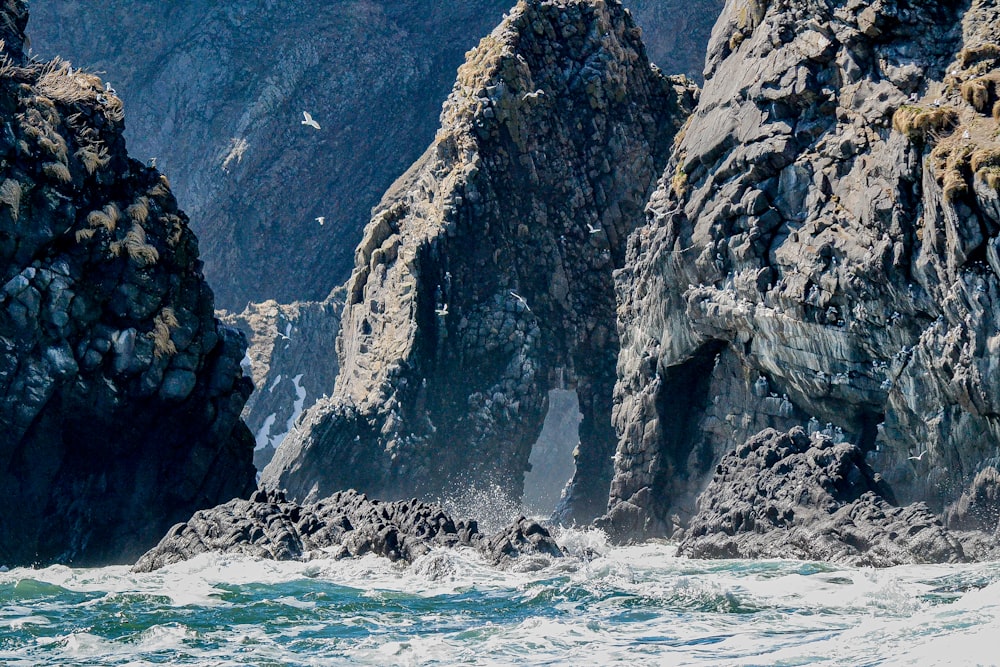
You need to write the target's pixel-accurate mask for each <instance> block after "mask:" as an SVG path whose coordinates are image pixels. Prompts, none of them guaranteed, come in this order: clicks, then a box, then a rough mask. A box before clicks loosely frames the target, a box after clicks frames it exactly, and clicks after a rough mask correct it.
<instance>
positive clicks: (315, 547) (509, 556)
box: [134, 491, 562, 572]
mask: <svg viewBox="0 0 1000 667" xmlns="http://www.w3.org/2000/svg"><path fill="white" fill-rule="evenodd" d="M457 546H469V547H475V548H476V549H478V550H479V551H480V552H481V553H482V554H483V555H484V556H486V558H488V559H489V560H490V561H492V562H493V564H495V565H499V566H501V567H506V566H510V565H511V564H513V563H514V561H515V560H516V559H517V558H519V557H520V556H536V557H545V558H549V559H551V558H559V557H561V556H562V552H561V551H560V549H559V546H558V545H557V544H556V543H555V540H553V539H552V537H551V536H550V535H549V533H548V531H547V530H545V528H543V527H542V526H540V525H539V524H537V523H535V522H533V521H528V520H527V519H525V518H523V517H521V518H519V519H518V520H517V521H515V522H514V523H512V524H511V525H510V526H508V527H507V528H505V529H504V530H501V531H499V532H497V533H496V534H494V535H491V536H490V535H484V534H483V533H481V532H480V531H479V527H478V525H477V524H476V522H475V521H466V520H462V519H458V520H456V519H453V518H452V517H450V516H448V514H447V513H446V512H445V511H444V510H443V509H442V508H441V507H439V506H437V505H428V504H427V503H421V502H419V501H417V500H416V499H413V500H409V501H399V502H388V503H387V502H380V501H378V500H369V498H368V497H367V496H365V495H362V494H358V493H356V492H355V491H344V492H338V493H336V494H334V495H333V496H331V497H329V498H324V499H323V500H320V501H319V502H316V503H313V504H308V505H298V504H296V503H293V502H289V501H288V500H287V499H286V498H285V496H284V494H282V493H280V492H277V493H276V492H272V493H268V492H267V491H258V492H257V493H256V494H254V496H253V497H252V498H251V499H250V500H233V501H231V502H228V503H226V504H225V505H220V506H218V507H215V508H213V509H210V510H203V511H200V512H196V513H195V514H194V516H192V517H191V518H190V519H189V520H188V521H187V522H185V523H181V524H177V525H176V526H174V527H173V528H172V529H171V530H170V532H169V533H168V534H167V535H166V537H164V538H163V540H161V541H160V543H159V544H158V545H157V546H156V547H154V548H153V549H151V550H150V551H149V552H147V553H146V554H145V555H144V556H143V557H142V558H140V559H139V561H138V562H137V563H136V564H135V567H134V570H135V571H136V572H152V571H154V570H158V569H159V568H161V567H164V566H166V565H170V564H172V563H177V562H180V561H183V560H187V559H189V558H193V557H194V556H197V555H198V554H201V553H209V552H218V553H232V554H243V555H247V556H254V557H256V558H270V559H273V560H295V559H301V558H305V557H308V556H309V555H311V552H317V551H319V550H321V549H323V550H326V552H325V554H326V555H330V554H332V555H333V556H334V557H337V558H345V557H350V556H363V555H365V554H368V553H374V554H377V555H379V556H384V557H386V558H389V559H390V560H393V561H398V560H402V561H406V562H410V563H412V562H413V561H414V560H416V559H417V558H419V557H420V556H422V555H424V554H426V553H428V552H430V550H431V549H432V548H435V547H457Z"/></svg>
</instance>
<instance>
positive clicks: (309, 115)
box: [302, 111, 319, 130]
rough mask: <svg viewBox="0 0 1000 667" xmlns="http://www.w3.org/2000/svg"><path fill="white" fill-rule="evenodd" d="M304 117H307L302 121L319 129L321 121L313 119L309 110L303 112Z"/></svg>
mask: <svg viewBox="0 0 1000 667" xmlns="http://www.w3.org/2000/svg"><path fill="white" fill-rule="evenodd" d="M302 117H303V118H305V120H303V121H302V124H303V125H308V126H309V127H314V128H316V129H317V130H318V129H319V123H317V122H316V121H314V120H313V117H312V114H310V113H309V112H308V111H303V112H302Z"/></svg>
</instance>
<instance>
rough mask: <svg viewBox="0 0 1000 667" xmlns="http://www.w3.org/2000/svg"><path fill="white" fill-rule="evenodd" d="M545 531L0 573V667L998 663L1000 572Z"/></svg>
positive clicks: (989, 567) (997, 566) (992, 567)
mask: <svg viewBox="0 0 1000 667" xmlns="http://www.w3.org/2000/svg"><path fill="white" fill-rule="evenodd" d="M559 540H560V542H561V544H563V546H564V547H565V548H567V549H568V551H569V552H570V555H569V556H568V557H567V558H565V559H564V560H563V561H562V562H555V563H550V564H548V565H546V566H545V567H542V568H541V569H535V570H534V571H521V572H518V571H501V570H497V569H495V568H493V567H490V566H489V565H487V564H486V563H484V562H483V561H482V560H481V559H480V558H479V556H478V555H477V554H475V553H474V552H471V551H461V550H459V551H439V552H434V553H431V554H428V555H427V556H424V557H423V558H421V559H420V560H418V561H417V562H416V563H414V564H412V565H401V564H392V563H389V562H388V561H386V560H384V559H379V558H376V557H366V558H362V559H355V560H343V561H337V560H333V559H323V558H319V559H316V560H312V561H309V562H294V563H277V562H273V561H263V560H253V559H247V558H237V557H229V556H218V555H211V556H202V557H199V558H197V559H194V560H192V561H189V562H186V563H181V564H178V565H174V566H171V567H169V568H165V569H163V570H160V571H158V572H155V573H152V574H133V573H131V572H129V570H128V568H125V567H107V568H99V569H72V568H66V567H50V568H47V569H41V570H31V569H17V570H12V571H9V572H2V573H0V664H3V665H102V666H103V665H130V666H138V665H214V666H223V665H275V666H277V665H813V664H827V665H883V664H885V665H914V664H926V665H974V664H985V665H991V664H1000V563H986V564H977V565H962V566H906V567H898V568H891V569H887V570H870V569H858V568H845V567H842V566H835V565H830V564H825V563H804V562H797V561H695V560H687V559H683V558H677V557H675V555H674V549H673V547H671V546H670V545H667V544H656V543H654V544H646V545H642V546H636V547H614V548H612V547H609V546H607V545H606V544H605V543H604V541H603V539H602V537H601V535H600V534H599V533H589V532H575V531H567V532H564V533H563V534H562V535H561V536H560V537H559ZM530 566H531V563H525V564H524V566H523V567H524V569H525V570H532V569H533V568H532V567H530Z"/></svg>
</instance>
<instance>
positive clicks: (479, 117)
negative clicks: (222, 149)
mask: <svg viewBox="0 0 1000 667" xmlns="http://www.w3.org/2000/svg"><path fill="white" fill-rule="evenodd" d="M694 95H695V89H694V87H693V85H692V84H690V83H689V82H688V81H687V80H686V79H681V78H677V79H668V78H665V77H664V76H663V75H661V74H660V72H659V71H658V70H657V69H655V68H654V67H652V66H651V65H650V64H649V62H648V60H647V58H646V55H645V51H644V49H643V46H642V42H641V40H640V36H639V30H638V29H637V28H636V26H635V24H634V23H633V21H632V20H631V18H630V17H629V15H628V14H627V13H626V12H625V10H624V8H623V7H622V6H621V5H620V3H618V2H607V3H605V2H590V1H587V2H585V1H580V0H573V1H570V0H559V1H546V2H541V1H539V0H532V1H530V2H520V3H518V5H517V6H516V7H515V8H514V10H513V11H512V12H511V14H510V16H509V17H508V18H507V19H506V20H504V21H503V22H502V23H501V24H500V26H499V27H497V28H496V29H495V30H494V31H493V33H492V34H490V36H488V37H486V38H485V39H484V40H483V41H482V42H481V43H480V45H479V46H478V47H477V48H476V49H475V50H473V51H471V52H470V53H469V56H468V60H467V62H466V64H465V65H464V66H463V67H462V68H461V69H460V70H459V73H458V81H457V82H456V84H455V87H454V89H453V91H452V94H451V95H450V96H449V98H448V101H447V102H446V103H445V106H444V110H443V112H442V114H441V122H442V128H441V129H440V130H439V131H438V135H437V137H436V139H435V141H434V143H433V144H432V145H431V146H430V148H429V149H428V150H427V152H426V153H425V154H424V157H423V158H421V160H419V161H418V162H417V163H416V164H415V165H414V166H413V167H412V168H411V169H410V170H409V171H408V172H407V173H406V174H404V175H403V176H402V177H400V179H399V180H398V181H397V182H396V184H395V185H394V186H393V187H392V188H391V189H390V190H389V192H388V193H387V194H386V196H385V197H384V199H383V201H382V203H381V204H380V205H379V207H378V208H377V210H376V211H375V214H374V217H373V218H372V220H371V222H370V223H369V225H368V227H367V228H366V230H365V236H364V239H363V241H362V243H361V245H360V246H359V247H358V250H357V252H356V265H355V269H354V273H353V275H352V277H351V280H350V281H349V283H348V286H347V296H346V300H347V303H346V306H345V308H344V314H343V322H342V329H341V336H340V338H339V339H338V352H339V354H340V366H341V370H340V375H339V377H338V379H337V385H336V388H335V391H334V392H333V395H332V396H331V397H330V398H329V399H327V400H321V401H320V402H318V403H317V404H316V406H314V408H313V409H311V410H309V411H308V412H307V413H306V415H304V417H303V419H302V420H301V421H300V423H299V425H298V429H299V432H298V433H293V434H292V435H290V436H289V438H288V439H287V440H286V441H285V444H284V445H283V446H282V448H280V449H279V450H278V452H277V455H276V457H275V459H274V460H273V461H272V463H271V464H270V466H269V467H268V468H267V469H266V470H265V471H264V474H263V477H262V483H263V484H265V485H266V486H268V487H271V488H287V489H288V491H289V492H290V493H291V494H292V495H293V496H294V497H296V498H298V499H300V500H301V499H304V498H313V497H319V496H322V495H326V494H328V493H331V492H333V491H335V490H337V489H340V488H348V487H357V488H360V489H363V490H365V491H368V492H371V493H375V494H378V495H381V496H389V497H399V496H406V497H409V496H410V495H420V496H425V497H426V496H429V497H444V496H447V495H453V494H458V493H462V492H465V491H470V490H472V489H476V488H479V489H482V488H484V487H488V486H496V487H498V488H500V489H502V490H503V493H504V494H506V495H508V496H509V497H510V498H513V499H515V500H516V499H519V498H520V495H521V488H522V482H523V473H524V471H525V469H526V468H527V462H528V456H529V453H530V449H531V444H532V442H533V441H534V440H535V439H536V438H537V436H538V432H539V431H540V429H541V424H542V420H543V418H544V416H545V409H546V396H547V391H548V390H549V389H550V388H553V387H573V388H575V389H576V391H577V394H578V395H579V398H580V404H581V406H582V412H583V421H582V423H581V425H580V447H579V453H578V457H577V474H576V478H575V482H574V487H573V492H572V494H571V502H570V504H569V506H570V508H571V510H570V512H571V514H573V515H575V516H576V517H584V518H588V519H589V518H590V517H592V516H594V515H596V514H597V513H599V512H600V511H601V510H602V509H603V508H604V506H605V502H606V498H607V488H608V484H609V482H610V476H609V475H610V470H611V469H610V464H609V460H610V456H611V453H612V452H613V448H614V441H615V437H614V433H613V432H612V430H611V419H610V417H611V412H610V411H611V403H610V399H611V388H612V386H613V384H614V379H615V361H616V357H617V349H618V342H617V334H616V331H615V328H614V326H613V322H614V317H615V307H616V306H615V296H614V288H613V281H612V274H613V272H614V270H615V269H616V268H619V267H621V266H622V265H623V262H624V260H625V239H626V238H627V236H628V234H629V233H630V232H631V231H632V230H633V229H634V228H635V226H636V225H637V224H639V223H640V222H641V220H642V209H643V206H644V205H645V202H646V199H647V197H648V194H649V192H650V189H651V187H652V185H653V183H654V180H655V178H656V176H657V175H658V174H659V173H660V172H661V170H662V168H663V165H664V164H665V161H666V158H667V154H668V152H669V148H670V145H671V143H672V141H673V138H674V135H675V133H676V131H677V130H678V129H679V127H680V124H681V123H682V122H683V119H684V117H685V116H686V114H687V112H688V110H689V109H690V107H691V105H692V104H693V102H694Z"/></svg>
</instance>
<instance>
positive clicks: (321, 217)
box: [316, 215, 326, 227]
mask: <svg viewBox="0 0 1000 667" xmlns="http://www.w3.org/2000/svg"><path fill="white" fill-rule="evenodd" d="M316 222H318V223H319V226H320V227H322V226H323V223H324V222H326V218H324V217H323V216H322V215H321V216H319V217H318V218H316Z"/></svg>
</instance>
